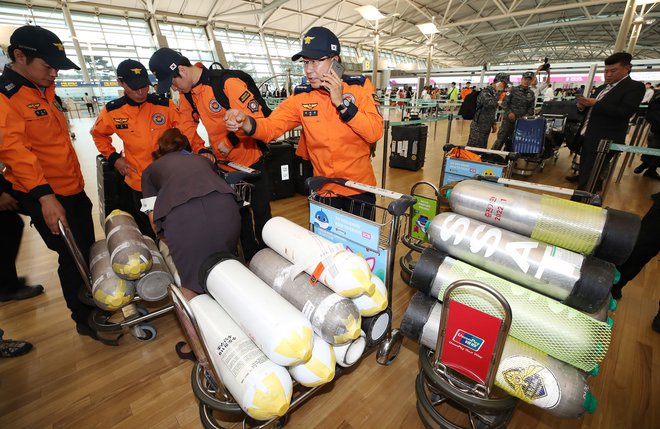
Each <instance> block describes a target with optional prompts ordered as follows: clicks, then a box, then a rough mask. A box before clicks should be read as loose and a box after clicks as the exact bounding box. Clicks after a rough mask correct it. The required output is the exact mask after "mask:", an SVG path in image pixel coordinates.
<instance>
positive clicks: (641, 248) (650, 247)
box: [614, 195, 660, 291]
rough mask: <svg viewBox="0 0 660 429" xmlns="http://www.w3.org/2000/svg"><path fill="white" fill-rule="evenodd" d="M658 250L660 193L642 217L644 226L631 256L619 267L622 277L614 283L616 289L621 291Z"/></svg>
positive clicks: (659, 241) (659, 237)
mask: <svg viewBox="0 0 660 429" xmlns="http://www.w3.org/2000/svg"><path fill="white" fill-rule="evenodd" d="M658 252H660V195H658V196H655V197H654V202H653V206H652V207H651V208H650V209H649V211H648V212H646V215H644V218H642V227H641V228H640V230H639V235H638V236H637V242H636V243H635V247H634V248H633V251H632V253H631V254H630V257H629V258H628V260H627V261H626V262H624V263H623V265H619V266H618V267H617V269H618V270H619V272H620V273H621V278H620V279H619V282H618V283H617V284H616V285H614V289H618V290H619V291H620V290H621V288H623V287H624V286H625V285H626V283H628V282H629V281H630V280H632V279H634V278H635V277H636V276H637V274H639V272H640V271H642V268H644V266H645V265H646V264H647V263H648V262H649V261H650V260H651V259H653V258H654V257H655V256H656V255H657V254H658Z"/></svg>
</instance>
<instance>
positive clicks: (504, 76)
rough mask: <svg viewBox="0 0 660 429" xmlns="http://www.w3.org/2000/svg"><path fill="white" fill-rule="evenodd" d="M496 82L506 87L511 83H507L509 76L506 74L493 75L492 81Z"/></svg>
mask: <svg viewBox="0 0 660 429" xmlns="http://www.w3.org/2000/svg"><path fill="white" fill-rule="evenodd" d="M496 82H504V83H506V84H507V85H509V84H510V83H511V82H510V81H509V74H508V73H498V74H496V75H495V79H493V83H496Z"/></svg>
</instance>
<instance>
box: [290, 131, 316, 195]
mask: <svg viewBox="0 0 660 429" xmlns="http://www.w3.org/2000/svg"><path fill="white" fill-rule="evenodd" d="M299 140H300V136H292V137H289V138H287V139H286V141H287V142H288V143H290V144H291V145H292V146H293V188H294V189H295V191H296V193H297V194H300V195H305V196H307V195H309V189H307V187H306V186H305V180H307V178H308V177H312V176H313V175H314V169H313V167H312V163H311V161H308V160H306V159H303V158H302V157H300V156H298V155H297V154H296V150H297V149H298V141H299Z"/></svg>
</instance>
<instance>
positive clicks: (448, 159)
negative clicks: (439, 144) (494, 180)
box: [440, 144, 519, 195]
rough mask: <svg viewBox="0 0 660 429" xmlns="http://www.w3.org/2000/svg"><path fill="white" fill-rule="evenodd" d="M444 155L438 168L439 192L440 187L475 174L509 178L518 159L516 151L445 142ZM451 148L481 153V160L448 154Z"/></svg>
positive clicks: (469, 177)
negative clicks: (439, 168)
mask: <svg viewBox="0 0 660 429" xmlns="http://www.w3.org/2000/svg"><path fill="white" fill-rule="evenodd" d="M443 149H444V151H445V156H444V158H443V162H442V167H441V170H440V194H441V195H442V188H444V187H445V186H447V185H449V184H450V183H451V182H456V181H459V180H463V179H471V178H472V177H473V176H474V175H475V174H481V175H483V176H493V177H504V178H509V177H511V174H512V173H513V166H514V164H515V162H516V160H517V159H518V156H519V155H518V153H516V152H505V151H501V150H492V149H482V148H478V147H471V146H459V145H454V144H446V145H444V147H443ZM452 149H457V151H458V152H459V153H460V151H461V150H467V151H470V152H475V153H477V154H481V161H476V160H470V159H462V158H457V157H452V156H450V155H449V153H450V152H451V150H452Z"/></svg>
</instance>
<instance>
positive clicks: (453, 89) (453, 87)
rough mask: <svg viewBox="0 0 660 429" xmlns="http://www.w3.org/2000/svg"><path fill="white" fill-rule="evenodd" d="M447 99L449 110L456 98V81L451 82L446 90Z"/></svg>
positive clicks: (452, 108)
mask: <svg viewBox="0 0 660 429" xmlns="http://www.w3.org/2000/svg"><path fill="white" fill-rule="evenodd" d="M447 99H448V100H449V104H450V106H449V110H454V107H456V106H455V104H456V102H457V100H458V88H456V82H452V83H451V86H450V87H449V91H447Z"/></svg>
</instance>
